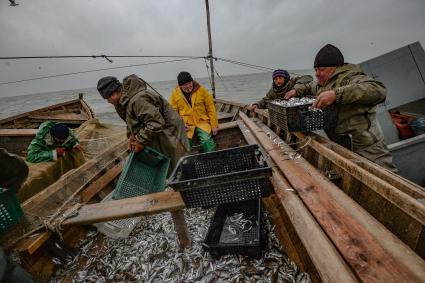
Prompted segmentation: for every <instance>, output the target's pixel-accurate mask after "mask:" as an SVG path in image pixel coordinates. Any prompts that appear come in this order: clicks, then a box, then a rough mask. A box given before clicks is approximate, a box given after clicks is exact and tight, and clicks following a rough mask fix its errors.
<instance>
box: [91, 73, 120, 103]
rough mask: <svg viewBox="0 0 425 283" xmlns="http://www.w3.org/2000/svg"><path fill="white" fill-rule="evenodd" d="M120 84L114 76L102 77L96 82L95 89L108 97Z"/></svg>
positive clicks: (104, 96)
mask: <svg viewBox="0 0 425 283" xmlns="http://www.w3.org/2000/svg"><path fill="white" fill-rule="evenodd" d="M120 86H121V83H120V82H119V80H117V78H116V77H103V78H101V79H100V80H99V81H98V82H97V91H99V93H100V95H101V96H102V97H103V98H105V99H108V98H109V97H111V95H112V94H113V93H114V91H115V90H117V89H118V88H119V87H120Z"/></svg>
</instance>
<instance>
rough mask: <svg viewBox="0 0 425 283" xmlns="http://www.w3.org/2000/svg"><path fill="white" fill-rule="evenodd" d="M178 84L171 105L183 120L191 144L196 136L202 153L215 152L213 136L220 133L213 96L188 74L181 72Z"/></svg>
mask: <svg viewBox="0 0 425 283" xmlns="http://www.w3.org/2000/svg"><path fill="white" fill-rule="evenodd" d="M177 82H178V85H177V86H176V87H175V88H174V90H173V91H172V93H171V97H170V104H171V106H172V107H173V108H174V110H176V111H177V113H179V115H180V116H181V117H182V118H183V121H184V123H185V128H186V131H187V137H188V138H189V141H190V144H191V145H192V143H193V137H194V135H196V136H197V137H198V139H199V141H200V145H201V150H202V152H210V151H214V150H215V149H216V144H215V143H214V140H213V138H212V136H211V135H213V136H215V135H217V133H218V119H217V112H216V109H215V105H214V101H213V98H212V95H211V94H209V93H208V90H207V89H206V88H205V87H203V86H202V85H201V84H200V83H198V82H197V81H194V80H193V78H192V76H191V75H190V73H188V72H180V73H179V74H178V76H177Z"/></svg>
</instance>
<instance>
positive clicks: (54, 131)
mask: <svg viewBox="0 0 425 283" xmlns="http://www.w3.org/2000/svg"><path fill="white" fill-rule="evenodd" d="M50 135H52V136H53V137H55V138H58V139H61V140H64V139H66V138H68V136H69V128H68V127H67V126H66V125H65V124H61V123H57V124H54V125H53V127H51V128H50Z"/></svg>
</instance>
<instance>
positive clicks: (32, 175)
mask: <svg viewBox="0 0 425 283" xmlns="http://www.w3.org/2000/svg"><path fill="white" fill-rule="evenodd" d="M93 118H94V113H93V111H92V110H91V108H90V107H89V106H88V104H87V103H86V102H85V101H84V99H83V96H82V94H80V95H79V97H78V99H74V100H71V101H67V102H63V103H59V104H56V105H52V106H48V107H44V108H41V109H37V110H33V111H30V112H26V113H22V114H18V115H15V116H12V117H8V118H5V119H2V120H0V147H2V148H5V149H6V150H7V151H9V152H11V153H15V154H18V155H20V156H22V157H23V158H25V157H26V151H27V148H28V146H29V144H30V142H31V141H32V139H33V138H34V137H35V135H36V133H37V130H38V127H39V126H40V124H41V123H43V122H45V121H57V122H61V123H64V124H66V125H68V126H69V127H70V128H72V129H74V132H75V133H76V134H77V135H79V133H80V131H82V129H83V128H85V126H86V125H87V124H88V123H87V122H88V121H89V120H91V119H93ZM82 162H84V158H83V156H82V154H81V156H78V158H72V157H71V156H65V157H64V158H61V159H60V160H57V161H51V162H43V163H39V164H31V163H28V166H29V169H30V172H29V177H28V179H27V181H26V182H25V184H24V185H23V186H22V188H21V189H20V190H19V192H18V198H19V200H20V201H25V200H26V199H28V198H30V197H31V196H33V195H35V194H37V193H38V192H40V191H42V190H43V189H44V188H46V187H47V186H49V185H50V184H52V183H53V182H55V181H56V180H57V179H59V177H60V176H61V175H63V174H64V173H66V172H67V171H69V170H71V169H74V168H75V167H77V166H79V165H80V164H81V163H82Z"/></svg>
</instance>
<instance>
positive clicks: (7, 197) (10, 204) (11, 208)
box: [0, 188, 24, 232]
mask: <svg viewBox="0 0 425 283" xmlns="http://www.w3.org/2000/svg"><path fill="white" fill-rule="evenodd" d="M23 215H24V212H23V210H22V208H21V205H20V203H19V201H18V198H17V197H16V193H15V191H14V190H4V189H3V188H0V232H2V231H4V230H7V229H8V228H9V227H10V226H12V225H15V224H17V223H18V222H19V220H21V218H22V216H23Z"/></svg>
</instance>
